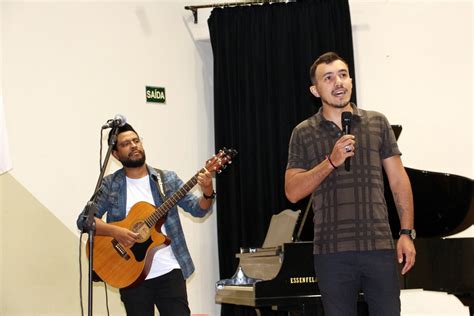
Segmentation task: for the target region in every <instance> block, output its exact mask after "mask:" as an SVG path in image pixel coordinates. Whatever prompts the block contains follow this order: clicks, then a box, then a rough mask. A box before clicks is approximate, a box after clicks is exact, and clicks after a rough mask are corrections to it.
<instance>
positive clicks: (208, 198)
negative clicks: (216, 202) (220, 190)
mask: <svg viewBox="0 0 474 316" xmlns="http://www.w3.org/2000/svg"><path fill="white" fill-rule="evenodd" d="M202 196H203V197H204V198H205V199H206V200H213V199H214V198H215V197H216V191H214V190H212V193H211V195H206V194H205V193H202Z"/></svg>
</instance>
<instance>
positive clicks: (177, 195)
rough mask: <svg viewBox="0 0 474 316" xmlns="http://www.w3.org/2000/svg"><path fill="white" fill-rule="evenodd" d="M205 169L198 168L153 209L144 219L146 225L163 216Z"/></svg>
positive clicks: (150, 224)
mask: <svg viewBox="0 0 474 316" xmlns="http://www.w3.org/2000/svg"><path fill="white" fill-rule="evenodd" d="M204 171H205V169H204V168H203V169H201V170H199V172H197V173H196V174H195V175H194V176H193V177H192V178H191V179H189V180H188V182H186V183H185V184H184V185H183V186H182V187H181V188H179V190H178V191H176V192H175V193H173V195H172V196H170V197H169V198H167V199H166V200H165V201H164V202H163V204H161V205H160V206H159V207H157V208H156V209H155V211H154V212H153V214H152V215H150V217H148V219H147V220H146V221H145V222H146V223H147V224H148V227H153V226H155V224H156V223H157V222H158V221H159V220H160V219H161V218H163V217H164V216H165V215H166V213H168V211H169V210H170V209H171V208H172V207H173V206H175V205H176V203H178V202H179V200H181V199H182V198H183V197H184V196H185V195H186V194H187V193H188V192H189V191H190V190H191V189H192V188H194V186H195V185H196V184H197V178H198V175H199V173H201V172H204Z"/></svg>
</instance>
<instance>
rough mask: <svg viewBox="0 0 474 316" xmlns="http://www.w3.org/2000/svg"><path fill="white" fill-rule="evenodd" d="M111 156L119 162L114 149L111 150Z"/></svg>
mask: <svg viewBox="0 0 474 316" xmlns="http://www.w3.org/2000/svg"><path fill="white" fill-rule="evenodd" d="M112 156H114V157H115V159H117V160H119V159H118V157H117V151H116V150H115V149H113V150H112Z"/></svg>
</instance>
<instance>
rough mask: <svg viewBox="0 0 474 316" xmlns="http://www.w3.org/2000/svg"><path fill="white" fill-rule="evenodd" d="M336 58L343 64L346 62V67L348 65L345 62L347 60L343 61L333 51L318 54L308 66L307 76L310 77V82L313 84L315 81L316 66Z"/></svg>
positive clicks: (328, 62)
mask: <svg viewBox="0 0 474 316" xmlns="http://www.w3.org/2000/svg"><path fill="white" fill-rule="evenodd" d="M336 60H340V61H342V62H343V63H344V64H346V66H347V67H349V64H348V63H347V61H345V60H344V59H343V58H342V57H341V56H339V55H338V54H336V53H335V52H327V53H324V54H322V55H321V56H319V57H318V58H317V59H316V60H315V61H314V63H313V64H312V65H311V67H310V68H309V77H310V78H311V83H313V84H315V83H316V68H318V66H319V65H321V64H326V65H327V64H330V63H332V62H333V61H336Z"/></svg>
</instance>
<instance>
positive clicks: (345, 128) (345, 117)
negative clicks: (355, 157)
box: [341, 112, 352, 171]
mask: <svg viewBox="0 0 474 316" xmlns="http://www.w3.org/2000/svg"><path fill="white" fill-rule="evenodd" d="M351 121H352V113H351V112H342V114H341V123H342V133H343V134H344V135H347V134H350V133H351ZM344 167H345V169H346V171H350V170H351V157H347V158H346V161H344Z"/></svg>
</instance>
